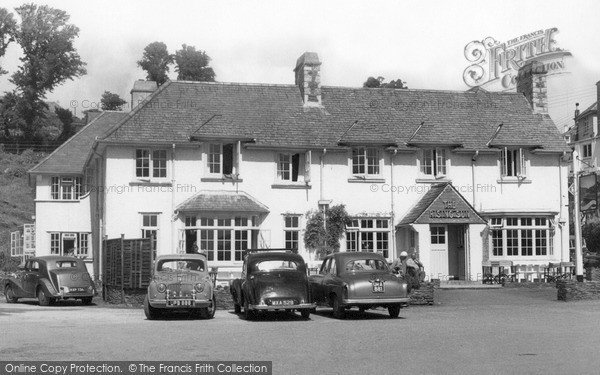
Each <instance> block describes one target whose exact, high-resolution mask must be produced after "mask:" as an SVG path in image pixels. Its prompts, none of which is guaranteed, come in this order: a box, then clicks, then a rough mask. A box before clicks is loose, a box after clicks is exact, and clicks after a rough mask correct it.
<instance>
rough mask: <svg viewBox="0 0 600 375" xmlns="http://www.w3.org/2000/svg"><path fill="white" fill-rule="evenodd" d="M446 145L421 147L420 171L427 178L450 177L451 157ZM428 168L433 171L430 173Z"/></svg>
mask: <svg viewBox="0 0 600 375" xmlns="http://www.w3.org/2000/svg"><path fill="white" fill-rule="evenodd" d="M448 154H449V153H448V150H447V149H446V148H445V147H431V148H423V149H421V155H420V158H419V172H420V174H421V176H423V177H424V178H427V179H441V178H446V177H448V173H449V171H450V157H449V155H448ZM428 170H430V171H431V172H430V173H428Z"/></svg>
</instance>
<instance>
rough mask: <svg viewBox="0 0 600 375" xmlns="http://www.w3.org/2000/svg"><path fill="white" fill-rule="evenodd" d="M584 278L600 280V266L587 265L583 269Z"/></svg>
mask: <svg viewBox="0 0 600 375" xmlns="http://www.w3.org/2000/svg"><path fill="white" fill-rule="evenodd" d="M585 279H586V280H587V281H600V268H597V267H588V268H586V269H585Z"/></svg>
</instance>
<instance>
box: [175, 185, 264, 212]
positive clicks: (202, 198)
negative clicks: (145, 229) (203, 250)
mask: <svg viewBox="0 0 600 375" xmlns="http://www.w3.org/2000/svg"><path fill="white" fill-rule="evenodd" d="M175 211H178V212H191V211H194V212H200V211H204V212H206V211H209V212H247V213H256V214H260V213H268V212H269V209H268V208H267V206H265V205H264V204H262V203H260V202H259V201H257V200H256V199H255V198H253V197H252V196H250V195H248V194H246V193H245V192H243V191H240V192H234V191H209V190H205V191H200V192H198V193H197V194H195V195H193V196H192V197H190V198H188V199H187V200H186V201H184V202H183V203H181V204H180V205H179V206H178V207H177V209H176V210H175Z"/></svg>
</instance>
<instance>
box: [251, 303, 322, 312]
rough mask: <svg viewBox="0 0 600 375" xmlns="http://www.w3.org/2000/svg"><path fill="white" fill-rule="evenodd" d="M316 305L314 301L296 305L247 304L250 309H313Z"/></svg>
mask: <svg viewBox="0 0 600 375" xmlns="http://www.w3.org/2000/svg"><path fill="white" fill-rule="evenodd" d="M316 307H317V304H316V303H300V304H297V305H285V306H284V305H277V306H273V305H248V308H249V309H250V310H271V311H275V310H291V309H298V310H300V309H314V308H316Z"/></svg>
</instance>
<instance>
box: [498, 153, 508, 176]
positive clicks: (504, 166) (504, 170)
mask: <svg viewBox="0 0 600 375" xmlns="http://www.w3.org/2000/svg"><path fill="white" fill-rule="evenodd" d="M507 153H508V148H506V147H504V149H502V151H501V153H500V175H501V176H502V177H506V176H507V174H508V155H507Z"/></svg>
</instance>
